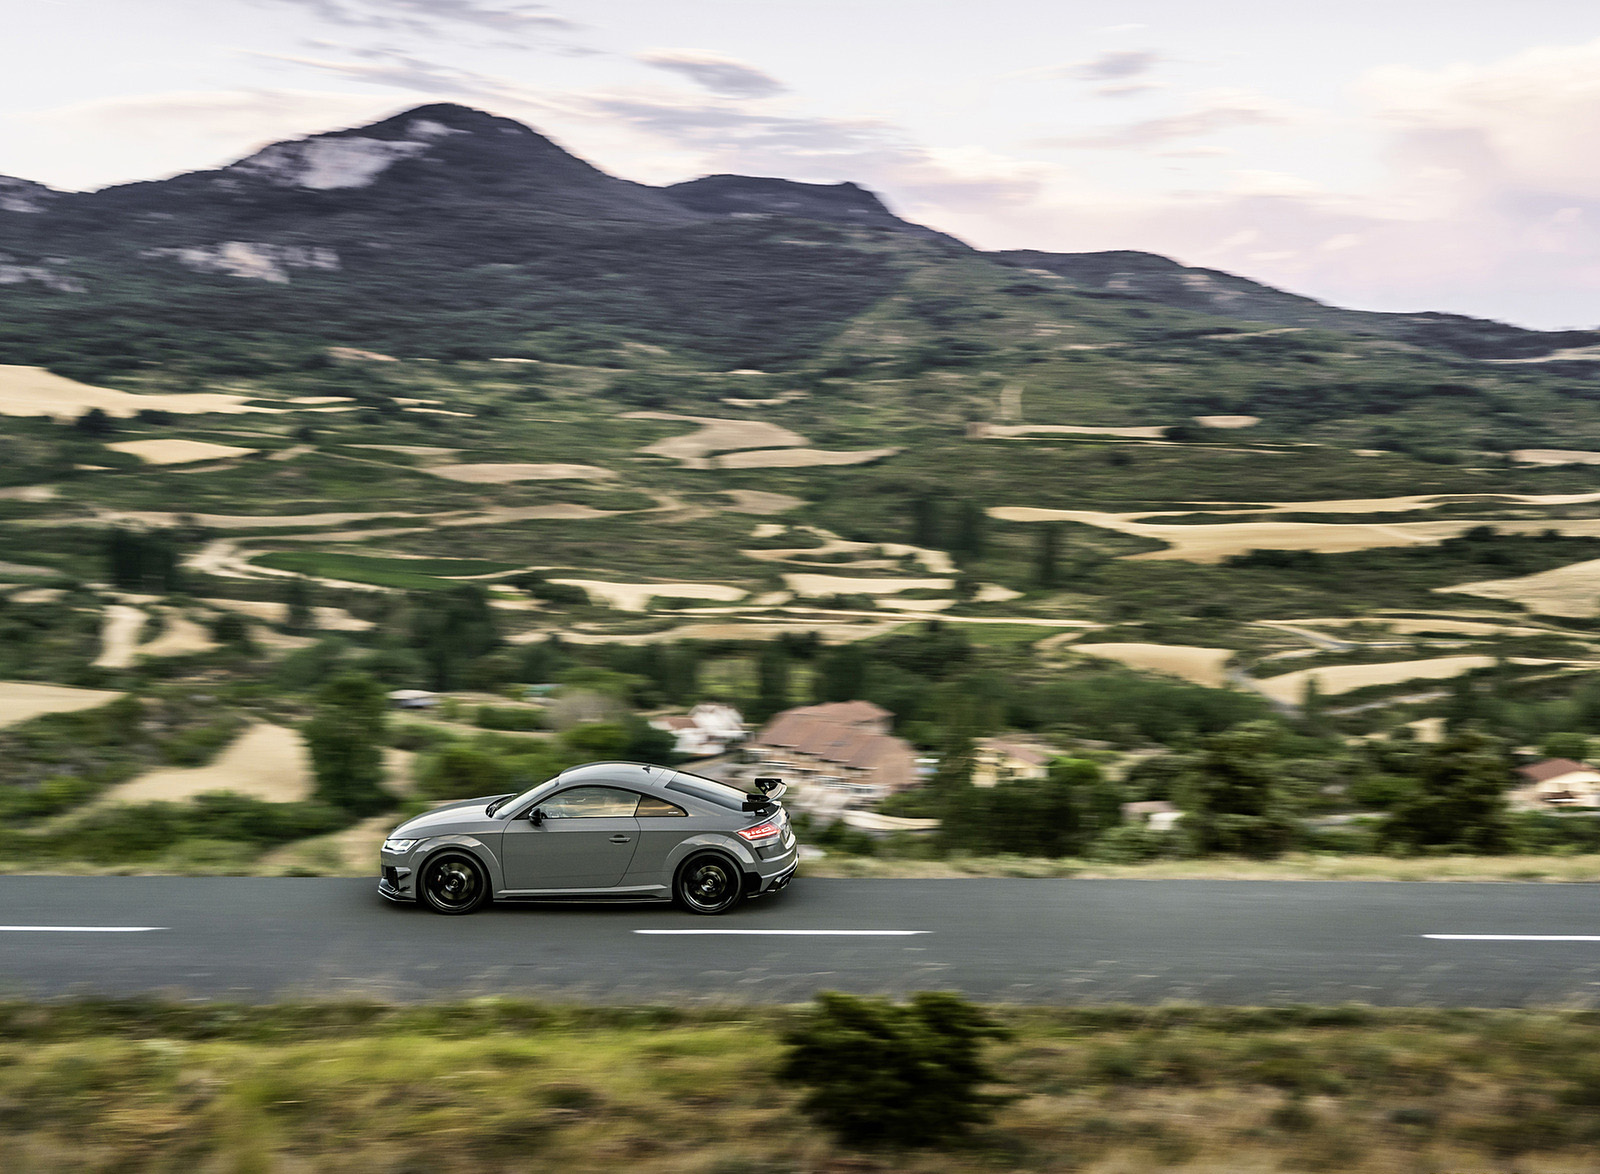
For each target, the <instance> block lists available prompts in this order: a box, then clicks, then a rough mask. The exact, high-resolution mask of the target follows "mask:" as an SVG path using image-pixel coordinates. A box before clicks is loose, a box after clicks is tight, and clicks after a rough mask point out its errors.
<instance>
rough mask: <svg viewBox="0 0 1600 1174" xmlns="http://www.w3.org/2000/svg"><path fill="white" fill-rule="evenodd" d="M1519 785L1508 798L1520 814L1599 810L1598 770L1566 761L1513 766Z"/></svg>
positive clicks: (1599, 778) (1558, 760)
mask: <svg viewBox="0 0 1600 1174" xmlns="http://www.w3.org/2000/svg"><path fill="white" fill-rule="evenodd" d="M1517 775H1518V776H1519V777H1520V778H1521V779H1522V783H1521V785H1520V786H1518V787H1517V788H1516V789H1514V790H1513V791H1512V792H1511V794H1510V795H1509V796H1508V798H1509V799H1510V800H1511V806H1512V807H1513V808H1516V809H1517V810H1520V811H1551V810H1554V811H1560V810H1563V809H1565V808H1569V807H1600V770H1596V769H1595V768H1594V767H1592V766H1589V765H1588V764H1587V763H1582V762H1574V761H1573V760H1572V759H1570V758H1546V759H1544V760H1542V761H1540V762H1532V763H1529V764H1528V765H1527V766H1519V767H1517Z"/></svg>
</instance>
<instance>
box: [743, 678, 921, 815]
mask: <svg viewBox="0 0 1600 1174" xmlns="http://www.w3.org/2000/svg"><path fill="white" fill-rule="evenodd" d="M893 718H894V715H893V714H892V713H890V712H889V711H888V710H887V709H884V708H883V707H882V706H880V705H874V704H872V702H870V701H835V702H829V703H827V704H824V705H804V706H801V707H799V708H797V709H786V710H784V711H783V712H782V713H780V714H777V715H776V716H774V717H773V719H772V720H771V721H769V722H768V723H767V724H766V726H765V727H763V729H762V730H761V732H760V733H758V734H757V735H756V736H755V737H754V738H752V739H751V740H750V743H749V745H748V747H747V749H748V752H749V754H750V756H751V757H752V758H753V759H754V760H755V761H756V762H757V763H759V764H760V766H761V769H762V770H763V771H766V772H770V773H771V774H774V775H777V776H779V777H780V778H782V779H783V780H784V781H785V782H787V783H789V785H790V786H791V787H794V788H796V789H797V790H799V792H800V796H797V798H799V799H800V800H801V802H802V805H803V806H805V807H808V808H810V809H813V810H821V809H823V808H835V809H843V808H845V807H859V806H867V805H869V804H872V803H876V802H877V801H878V800H880V799H884V798H886V797H888V796H889V795H892V794H894V793H895V792H896V791H900V790H903V789H904V788H906V787H909V786H911V785H912V784H913V783H915V782H917V781H918V776H917V759H916V752H915V751H914V750H913V749H912V748H911V744H910V743H909V742H907V741H906V740H905V739H904V738H897V737H895V736H894V735H893V734H891V733H889V726H890V723H891V721H892V720H893Z"/></svg>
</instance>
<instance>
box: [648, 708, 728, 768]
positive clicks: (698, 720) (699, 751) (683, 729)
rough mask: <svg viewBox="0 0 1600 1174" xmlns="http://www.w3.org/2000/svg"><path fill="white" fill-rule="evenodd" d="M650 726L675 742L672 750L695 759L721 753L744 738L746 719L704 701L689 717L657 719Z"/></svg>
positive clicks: (675, 716)
mask: <svg viewBox="0 0 1600 1174" xmlns="http://www.w3.org/2000/svg"><path fill="white" fill-rule="evenodd" d="M650 724H651V725H652V726H654V727H655V728H656V729H658V730H665V731H667V732H668V733H669V734H671V735H672V736H673V737H674V738H675V739H676V743H675V744H674V746H673V747H672V748H673V750H675V751H676V752H677V753H679V754H687V755H689V756H690V757H693V758H704V757H706V756H707V755H711V754H721V753H722V752H723V751H725V750H727V748H728V747H729V746H731V745H732V744H734V743H735V742H742V741H744V738H745V728H744V716H743V715H742V714H741V713H740V712H739V711H738V710H737V709H735V708H734V707H733V706H731V705H723V704H722V703H721V702H717V701H703V702H701V703H700V704H699V705H697V706H695V707H694V708H693V709H691V710H690V711H689V712H688V713H687V714H686V715H681V716H679V715H674V716H670V717H658V718H656V719H655V720H653V721H652V722H651V723H650Z"/></svg>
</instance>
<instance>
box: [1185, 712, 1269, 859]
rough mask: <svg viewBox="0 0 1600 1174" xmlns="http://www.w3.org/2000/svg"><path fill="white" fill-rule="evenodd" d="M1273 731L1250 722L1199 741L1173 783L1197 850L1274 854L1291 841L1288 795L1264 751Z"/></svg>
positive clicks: (1202, 851)
mask: <svg viewBox="0 0 1600 1174" xmlns="http://www.w3.org/2000/svg"><path fill="white" fill-rule="evenodd" d="M1272 732H1273V731H1272V730H1271V729H1270V728H1269V727H1267V726H1266V725H1265V724H1264V723H1257V722H1252V723H1249V724H1247V725H1243V726H1238V727H1236V728H1234V729H1231V730H1227V731H1225V732H1223V733H1220V734H1213V735H1211V736H1210V737H1208V738H1205V739H1203V740H1202V741H1201V743H1200V750H1199V752H1198V753H1197V754H1195V755H1194V756H1193V757H1192V758H1191V759H1190V760H1189V762H1188V764H1187V765H1186V767H1185V769H1184V770H1183V773H1182V774H1181V775H1180V776H1179V778H1178V782H1177V791H1178V795H1179V802H1180V804H1181V806H1182V807H1183V812H1184V815H1183V830H1184V832H1185V834H1187V835H1188V837H1189V841H1190V844H1191V845H1192V846H1193V848H1194V849H1195V851H1197V852H1199V853H1201V854H1206V853H1210V852H1236V853H1239V854H1241V855H1245V856H1276V855H1277V854H1278V853H1280V852H1282V851H1283V850H1284V849H1285V848H1287V847H1289V845H1290V844H1291V843H1292V842H1293V840H1294V836H1295V831H1296V827H1295V821H1294V817H1293V814H1292V812H1291V809H1290V807H1291V800H1290V796H1289V795H1288V793H1287V790H1286V788H1285V787H1284V786H1283V784H1282V783H1281V782H1280V780H1279V772H1278V770H1277V767H1276V764H1275V762H1274V760H1273V759H1272V758H1271V757H1270V755H1269V753H1268V749H1269V746H1270V738H1271V735H1272Z"/></svg>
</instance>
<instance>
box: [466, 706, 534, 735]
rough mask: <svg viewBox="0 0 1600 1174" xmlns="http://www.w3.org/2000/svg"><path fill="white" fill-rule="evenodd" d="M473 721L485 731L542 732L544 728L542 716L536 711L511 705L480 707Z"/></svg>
mask: <svg viewBox="0 0 1600 1174" xmlns="http://www.w3.org/2000/svg"><path fill="white" fill-rule="evenodd" d="M475 720H476V722H477V724H478V725H479V726H480V727H482V728H483V729H485V730H542V729H544V727H545V720H544V715H543V714H541V713H540V712H539V711H538V710H536V709H520V708H518V707H516V706H512V705H480V706H478V713H477V717H476V718H475Z"/></svg>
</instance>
